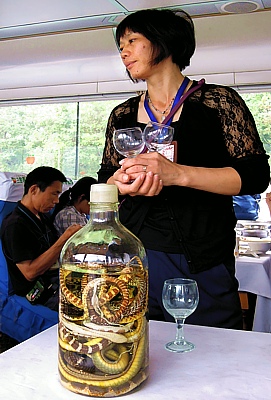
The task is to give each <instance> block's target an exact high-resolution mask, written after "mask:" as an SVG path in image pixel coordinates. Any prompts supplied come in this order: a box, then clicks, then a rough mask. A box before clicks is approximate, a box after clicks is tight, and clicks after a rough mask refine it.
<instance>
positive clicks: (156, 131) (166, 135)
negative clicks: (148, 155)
mask: <svg viewBox="0 0 271 400" xmlns="http://www.w3.org/2000/svg"><path fill="white" fill-rule="evenodd" d="M173 134H174V128H172V126H169V125H164V124H159V123H158V122H153V121H150V122H148V124H147V125H146V127H145V129H144V131H143V137H144V141H145V144H146V146H147V148H148V149H149V151H158V152H160V151H162V150H163V149H164V147H165V146H168V145H169V144H171V142H172V140H173Z"/></svg>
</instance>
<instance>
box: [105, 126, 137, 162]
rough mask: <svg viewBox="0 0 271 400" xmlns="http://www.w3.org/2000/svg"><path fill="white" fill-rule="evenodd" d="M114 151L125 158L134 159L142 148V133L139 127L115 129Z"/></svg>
mask: <svg viewBox="0 0 271 400" xmlns="http://www.w3.org/2000/svg"><path fill="white" fill-rule="evenodd" d="M113 144H114V147H115V149H116V150H117V151H118V152H119V153H120V154H122V155H123V156H125V157H135V156H137V155H138V154H140V153H141V152H142V151H143V149H144V147H145V143H144V139H143V134H142V131H141V129H140V128H139V127H137V126H136V127H133V128H124V129H116V130H115V131H114V133H113Z"/></svg>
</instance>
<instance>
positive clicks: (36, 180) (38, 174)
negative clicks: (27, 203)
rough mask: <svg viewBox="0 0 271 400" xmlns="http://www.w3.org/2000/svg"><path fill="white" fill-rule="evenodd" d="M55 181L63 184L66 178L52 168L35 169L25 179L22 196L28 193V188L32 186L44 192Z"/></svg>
mask: <svg viewBox="0 0 271 400" xmlns="http://www.w3.org/2000/svg"><path fill="white" fill-rule="evenodd" d="M55 181H60V182H62V183H63V182H66V181H67V178H66V177H65V175H64V174H63V173H62V172H61V171H59V170H58V169H56V168H53V167H44V166H43V167H38V168H35V169H33V171H31V172H29V174H28V175H27V176H26V178H25V182H24V195H25V194H27V193H28V190H29V188H30V187H31V186H33V185H37V186H38V188H39V189H40V190H41V191H42V192H44V191H45V189H46V188H47V187H48V186H50V185H51V184H52V183H53V182H55Z"/></svg>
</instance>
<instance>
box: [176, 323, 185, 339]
mask: <svg viewBox="0 0 271 400" xmlns="http://www.w3.org/2000/svg"><path fill="white" fill-rule="evenodd" d="M184 321H185V319H184V318H181V319H179V318H178V319H176V325H177V329H176V339H175V343H176V344H178V345H180V344H183V343H184V342H185V339H184V332H183V326H184Z"/></svg>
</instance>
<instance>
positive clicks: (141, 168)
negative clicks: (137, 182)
mask: <svg viewBox="0 0 271 400" xmlns="http://www.w3.org/2000/svg"><path fill="white" fill-rule="evenodd" d="M120 164H121V169H122V170H123V172H125V173H126V174H128V175H129V176H130V179H132V180H133V179H136V177H137V176H138V174H142V172H144V173H145V174H146V175H148V173H149V172H152V173H153V175H158V176H159V179H160V180H162V183H163V186H170V185H174V184H175V182H174V177H175V176H178V179H179V178H180V173H181V171H180V166H179V165H178V164H176V163H173V162H172V161H169V160H168V159H167V158H166V157H164V156H162V155H161V154H159V153H158V152H156V151H155V152H150V153H144V154H140V155H138V156H137V157H134V158H125V159H123V160H121V161H120Z"/></svg>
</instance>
